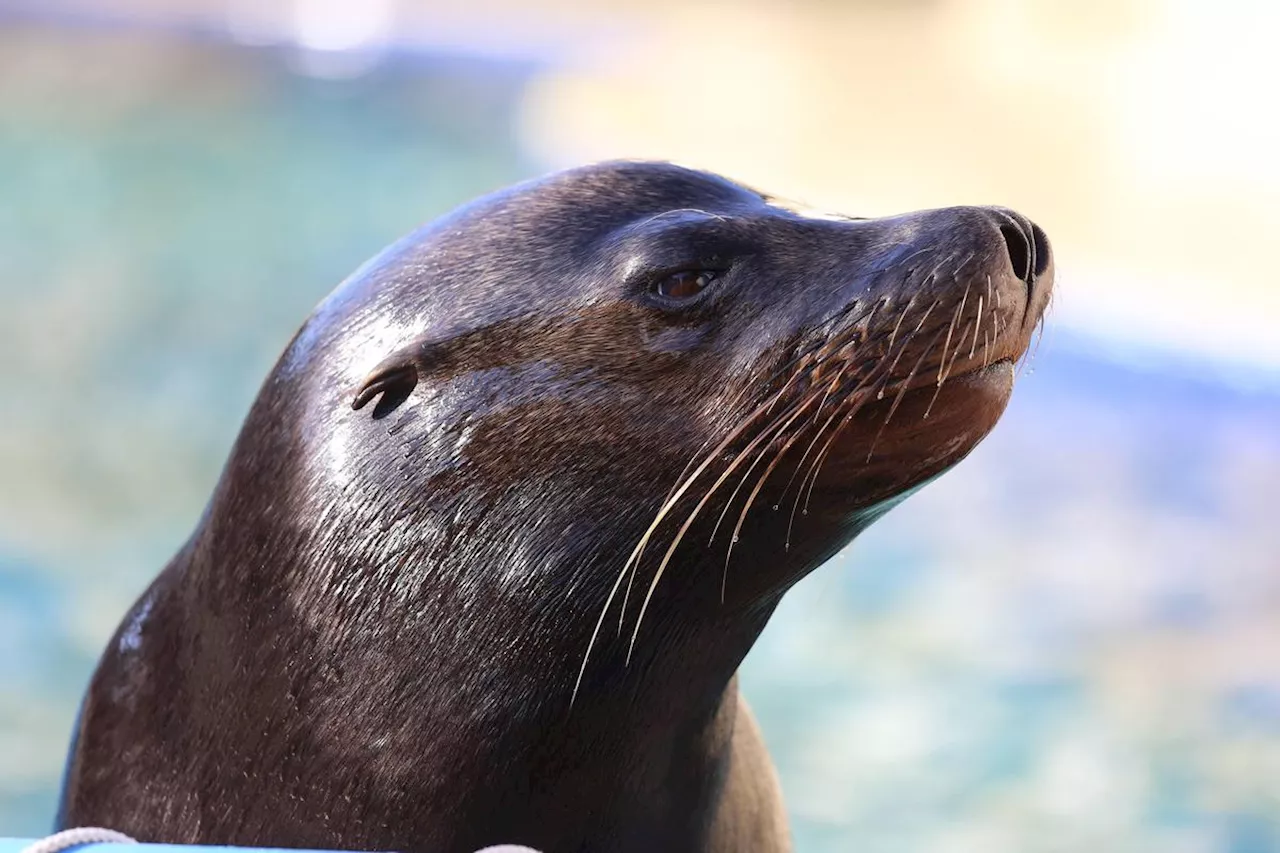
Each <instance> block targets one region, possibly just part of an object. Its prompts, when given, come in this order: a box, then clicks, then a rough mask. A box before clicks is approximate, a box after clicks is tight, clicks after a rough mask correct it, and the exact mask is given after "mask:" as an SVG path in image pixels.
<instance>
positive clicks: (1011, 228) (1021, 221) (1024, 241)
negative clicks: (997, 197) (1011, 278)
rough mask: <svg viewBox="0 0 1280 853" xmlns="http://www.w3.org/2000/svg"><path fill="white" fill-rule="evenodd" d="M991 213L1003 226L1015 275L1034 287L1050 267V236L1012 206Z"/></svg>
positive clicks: (1001, 232) (1002, 233) (996, 208)
mask: <svg viewBox="0 0 1280 853" xmlns="http://www.w3.org/2000/svg"><path fill="white" fill-rule="evenodd" d="M990 216H991V218H992V219H994V220H995V222H996V226H997V227H998V228H999V229H1000V236H1001V237H1003V238H1004V245H1005V250H1006V251H1007V252H1008V253H1009V262H1010V263H1011V264H1012V265H1013V272H1014V275H1016V276H1017V277H1018V278H1020V279H1021V280H1022V281H1024V282H1026V284H1027V286H1028V287H1031V286H1032V285H1034V284H1035V280H1036V279H1037V278H1038V277H1039V276H1041V275H1043V274H1044V271H1045V270H1047V269H1048V268H1049V261H1050V258H1051V250H1050V249H1049V238H1048V237H1046V236H1045V233H1044V231H1043V230H1042V229H1041V228H1040V226H1039V225H1036V224H1035V223H1034V222H1032V221H1031V220H1030V219H1027V218H1026V217H1025V216H1023V215H1022V214H1020V213H1018V212H1016V211H1013V210H1009V209H1008V208H1004V207H993V208H990Z"/></svg>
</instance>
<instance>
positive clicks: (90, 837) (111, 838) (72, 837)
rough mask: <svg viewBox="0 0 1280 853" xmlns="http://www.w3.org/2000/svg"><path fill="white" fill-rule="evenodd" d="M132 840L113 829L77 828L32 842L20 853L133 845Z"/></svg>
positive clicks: (46, 852)
mask: <svg viewBox="0 0 1280 853" xmlns="http://www.w3.org/2000/svg"><path fill="white" fill-rule="evenodd" d="M135 843H137V842H135V841H134V840H133V839H132V838H130V837H129V836H127V835H125V834H124V833H123V832H116V831H115V830H114V829H101V828H99V827H96V826H78V827H76V828H75V829H64V830H62V832H55V833H54V834H53V835H50V836H48V837H47V838H41V839H40V840H39V841H33V842H31V843H30V844H28V845H27V846H26V847H24V848H22V853H61V851H63V850H69V849H71V848H72V847H79V846H80V845H82V844H135Z"/></svg>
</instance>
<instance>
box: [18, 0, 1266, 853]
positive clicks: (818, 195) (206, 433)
mask: <svg viewBox="0 0 1280 853" xmlns="http://www.w3.org/2000/svg"><path fill="white" fill-rule="evenodd" d="M1278 40H1280V6H1277V5H1276V4H1274V3H1271V2H1267V0H901V2H891V0H860V2H855V1H854V0H849V1H848V2H838V0H807V2H800V1H799V0H797V1H796V2H789V3H783V2H780V1H779V2H776V3H769V2H754V3H751V2H736V3H732V4H730V3H724V4H719V5H709V4H705V3H701V2H692V0H615V2H607V3H606V2H589V0H547V2H541V3H538V4H536V6H535V4H532V3H519V2H515V1H514V0H469V2H467V3H465V4H462V3H445V2H431V0H359V2H354V0H293V2H281V3H275V2H269V0H94V2H90V0H83V2H71V0H0V413H2V417H0V478H2V479H0V834H7V835H23V834H27V835H36V834H40V833H43V832H45V831H46V830H47V829H48V827H49V822H50V820H51V818H52V814H53V810H54V803H55V798H56V789H57V784H58V777H59V774H60V772H61V765H62V761H63V756H64V752H65V749H66V743H67V738H68V733H69V731H70V728H71V725H72V720H73V717H74V714H75V710H76V705H77V702H78V701H79V697H80V695H81V692H82V690H83V688H84V685H85V682H86V680H87V678H88V676H89V673H90V671H91V669H92V666H93V664H94V662H95V659H96V657H97V654H98V652H99V650H100V649H101V648H102V646H103V644H104V643H105V640H106V638H107V636H108V635H109V634H110V632H111V631H112V630H113V629H114V627H115V626H116V624H117V622H118V621H119V619H120V617H121V616H122V614H123V612H124V611H125V609H126V608H127V607H128V606H129V604H130V603H131V602H132V600H133V599H134V598H135V596H137V595H138V594H139V592H140V591H141V590H142V589H143V587H144V586H145V584H146V583H147V582H148V581H149V579H150V578H151V577H152V576H153V575H154V574H155V572H156V571H157V570H158V569H159V568H160V567H161V566H162V565H163V564H164V562H165V561H166V560H167V559H168V558H169V556H170V555H171V554H172V553H173V552H174V550H175V549H176V548H177V547H178V546H179V544H180V543H181V542H182V540H183V539H184V538H185V537H186V536H187V534H188V533H189V531H190V530H191V529H192V527H193V525H194V524H195V521H196V519H197V517H198V515H199V513H200V510H201V508H202V506H203V504H204V502H205V500H206V499H207V498H208V496H209V494H210V492H211V490H212V487H213V484H214V482H215V480H216V478H217V476H218V473H219V469H220V467H221V465H222V462H223V460H224V459H225V456H226V453H227V452H228V450H229V448H230V445H231V442H232V440H233V438H234V436H235V434H236V431H237V430H238V429H239V425H240V422H241V419H242V418H243V416H244V414H245V412H246V411H247V408H248V406H249V403H250V402H251V400H252V398H253V396H254V395H255V394H256V392H257V388H258V385H259V383H260V382H261V381H262V379H263V378H264V377H265V375H266V374H267V372H268V371H269V370H270V368H271V365H272V363H273V362H274V360H275V358H276V356H277V355H278V353H279V352H280V350H281V349H282V347H283V346H284V344H285V342H286V341H287V340H288V339H289V337H290V335H291V334H292V332H293V331H294V330H295V329H296V327H297V326H298V325H299V324H300V322H301V321H302V319H303V318H304V317H305V316H306V314H307V313H308V312H309V311H310V309H311V307H312V306H313V305H315V303H316V302H318V301H319V300H320V298H321V297H323V296H324V295H325V294H326V293H327V292H328V291H329V290H330V289H331V288H332V287H333V286H334V285H336V284H337V282H338V281H340V280H341V279H342V278H343V277H344V276H345V275H346V274H347V273H349V272H350V271H351V270H353V269H354V268H355V267H356V266H357V265H358V264H359V263H360V262H361V261H363V260H364V259H365V258H367V257H368V256H370V255H372V254H373V253H374V252H376V251H377V250H378V249H379V248H381V247H382V246H383V245H385V244H386V243H388V242H390V241H391V240H392V239H394V238H396V237H397V236H399V235H401V234H403V233H404V232H406V231H408V230H410V229H411V228H413V227H414V226H415V225H416V224H418V223H420V222H422V221H424V220H427V219H430V218H432V217H434V216H436V215H438V214H439V213H442V212H444V211H445V210H447V209H449V208H450V207H452V206H453V205H455V204H457V203H459V202H461V201H463V200H466V199H468V198H470V197H472V196H474V195H476V194H479V193H481V192H484V191H487V190H490V189H494V188H496V187H499V186H501V185H503V184H506V183H509V182H511V181H513V180H516V179H520V178H524V177H528V176H532V175H536V174H539V173H542V172H545V171H547V170H550V169H553V168H559V167H561V166H566V165H572V164H577V163H581V162H584V161H589V160H595V159H604V158H613V157H637V156H638V157H657V158H663V159H674V160H677V161H680V162H684V163H687V164H690V165H696V166H701V167H705V168H709V169H712V170H716V171H720V172H722V173H725V174H726V175H728V176H730V177H733V178H736V179H739V180H742V181H745V182H748V183H751V184H754V185H756V186H758V187H760V188H762V189H766V190H768V191H770V192H773V193H776V194H779V195H783V196H788V197H791V198H794V199H797V200H800V201H803V202H807V203H810V204H812V205H814V206H817V207H822V208H828V209H835V210H840V211H843V212H847V213H853V214H860V215H878V214H885V213H891V212H898V211H902V210H907V209H914V208H922V207H933V206H942V205H950V204H961V203H965V204H967V203H996V204H1006V205H1010V206H1014V207H1017V208H1018V209H1020V210H1021V211H1023V212H1024V213H1026V214H1028V215H1030V216H1031V217H1033V218H1034V219H1035V220H1036V221H1037V222H1039V223H1040V224H1041V225H1043V226H1044V227H1045V228H1046V230H1047V231H1048V233H1049V234H1050V236H1051V238H1052V239H1053V241H1054V244H1055V248H1056V252H1057V259H1058V261H1057V262H1058V266H1059V280H1058V297H1057V300H1056V302H1055V306H1054V310H1053V313H1052V314H1051V316H1050V318H1049V323H1048V333H1047V336H1046V339H1045V341H1044V344H1043V346H1042V347H1041V348H1040V350H1039V352H1038V354H1037V355H1036V357H1035V359H1034V360H1033V362H1032V363H1031V367H1030V369H1029V370H1028V371H1027V372H1026V373H1025V374H1024V377H1023V380H1022V382H1021V384H1020V385H1019V388H1018V390H1017V393H1015V395H1014V399H1013V402H1012V404H1011V406H1010V408H1009V411H1008V414H1007V415H1006V417H1005V418H1004V420H1003V422H1002V423H1001V425H1000V426H999V427H998V428H997V429H996V431H995V432H994V434H993V435H992V436H991V437H990V438H989V439H988V440H987V441H986V442H985V444H983V445H982V446H981V447H980V448H979V449H978V450H977V451H976V452H975V453H974V454H973V456H972V457H970V459H969V460H968V461H966V462H965V463H964V464H962V465H961V466H959V468H957V469H956V470H955V471H954V472H952V473H950V474H948V475H947V476H946V477H944V478H943V479H942V480H941V481H939V482H938V483H936V484H934V485H932V486H930V487H929V488H927V489H925V490H924V491H923V492H921V493H920V494H919V495H917V496H915V497H913V498H911V500H909V501H908V502H907V503H906V504H904V505H903V506H902V507H901V508H900V509H898V510H895V512H893V513H891V514H890V515H889V516H888V517H887V518H886V519H885V520H884V521H882V522H881V523H880V524H878V525H877V526H876V527H875V528H873V529H872V530H871V531H870V532H868V533H867V534H865V535H864V536H862V537H861V538H860V539H859V540H858V542H857V543H856V544H855V545H854V546H853V547H852V548H851V549H849V551H848V552H846V553H845V554H842V555H841V556H839V557H838V558H836V559H835V560H834V561H833V563H832V564H831V565H828V566H826V567H824V568H823V569H821V570H820V571H818V572H816V573H815V574H814V576H812V577H811V578H809V579H808V580H806V581H805V583H803V584H802V585H800V587H799V588H797V589H796V590H795V591H794V592H793V593H792V594H791V595H790V596H789V598H788V600H787V601H786V603H785V604H784V606H783V607H782V609H781V610H780V611H779V613H778V615H777V617H776V618H775V620H774V622H773V624H772V625H771V627H770V629H769V630H768V631H767V632H766V634H765V636H764V637H763V639H762V640H761V642H760V643H759V645H758V646H757V648H756V649H755V651H754V652H753V653H752V655H751V657H750V658H749V660H748V662H747V664H746V667H745V671H744V678H743V681H744V685H745V689H746V692H747V694H748V696H749V698H750V700H751V702H752V703H753V704H754V706H755V708H756V709H757V712H758V714H759V716H760V717H761V720H762V724H763V726H764V729H765V733H766V737H767V740H768V741H769V744H770V747H771V749H772V752H773V754H774V756H775V759H776V761H777V763H778V765H779V768H780V771H781V774H782V780H783V786H784V788H785V791H786V795H787V799H788V806H789V809H790V811H791V815H792V820H793V824H794V831H795V834H796V841H797V845H798V848H799V849H800V850H801V851H847V850H854V849H856V850H858V851H863V852H864V853H877V852H878V851H886V853H888V851H894V852H895V853H898V852H899V851H930V853H934V851H936V852H937V853H1006V852H1007V853H1038V851H1055V853H1056V851H1085V850H1089V851H1097V850H1105V851H1108V853H1127V852H1128V851H1160V853H1200V851H1206V853H1207V852H1208V851H1215V852H1216V851H1226V852H1227V853H1267V851H1280V518H1278V516H1280V331H1278V328H1280V274H1278V273H1277V272H1276V265H1275V258H1274V255H1275V246H1276V240H1277V234H1280V156H1278V155H1277V152H1280V94H1278V91H1280V51H1278V50H1277V49H1276V45H1277V41H1278Z"/></svg>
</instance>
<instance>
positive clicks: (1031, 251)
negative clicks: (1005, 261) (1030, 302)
mask: <svg viewBox="0 0 1280 853" xmlns="http://www.w3.org/2000/svg"><path fill="white" fill-rule="evenodd" d="M1032 228H1033V229H1034V230H1039V229H1036V228H1035V226H1032ZM1000 234H1001V235H1002V236H1003V237H1004V244H1005V248H1006V249H1007V250H1008V251H1009V261H1010V262H1011V263H1012V264H1013V273H1014V275H1016V276H1017V277H1018V278H1020V279H1022V280H1023V281H1025V282H1027V283H1028V284H1030V283H1031V276H1032V270H1033V269H1034V267H1035V251H1036V249H1035V246H1034V245H1033V244H1032V242H1031V241H1030V240H1028V239H1027V234H1026V233H1025V232H1024V231H1023V230H1022V229H1021V228H1019V227H1018V225H1017V224H1015V223H1014V222H1006V223H1004V224H1003V225H1001V226H1000ZM1037 272H1039V271H1037Z"/></svg>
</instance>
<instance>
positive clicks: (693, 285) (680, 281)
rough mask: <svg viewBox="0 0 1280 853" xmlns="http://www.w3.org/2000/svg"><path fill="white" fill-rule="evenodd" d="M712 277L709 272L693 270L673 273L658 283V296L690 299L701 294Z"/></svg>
mask: <svg viewBox="0 0 1280 853" xmlns="http://www.w3.org/2000/svg"><path fill="white" fill-rule="evenodd" d="M712 277H713V276H712V275H711V273H709V272H695V271H693V270H686V271H685V272H678V273H673V274H672V275H669V276H667V277H666V278H664V279H663V280H662V281H660V282H659V283H658V294H659V295H660V296H665V297H667V298H668V299H688V298H689V297H691V296H697V295H698V294H699V293H701V292H702V290H703V288H705V287H706V286H707V285H708V284H710V283H711V279H712Z"/></svg>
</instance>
